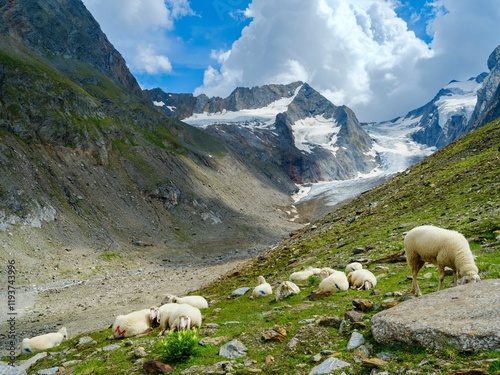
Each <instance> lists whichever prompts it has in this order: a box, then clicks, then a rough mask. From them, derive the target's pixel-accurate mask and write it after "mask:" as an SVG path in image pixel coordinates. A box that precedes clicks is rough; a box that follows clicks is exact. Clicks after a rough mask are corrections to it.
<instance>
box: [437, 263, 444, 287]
mask: <svg viewBox="0 0 500 375" xmlns="http://www.w3.org/2000/svg"><path fill="white" fill-rule="evenodd" d="M443 280H444V266H442V265H439V284H438V290H441V289H443Z"/></svg>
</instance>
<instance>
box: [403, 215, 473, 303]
mask: <svg viewBox="0 0 500 375" xmlns="http://www.w3.org/2000/svg"><path fill="white" fill-rule="evenodd" d="M404 245H405V252H406V259H407V262H408V265H409V266H410V268H411V271H412V283H411V292H412V293H413V294H415V295H416V296H421V295H422V293H421V291H420V287H419V286H418V282H417V275H418V272H419V271H420V269H421V268H422V266H423V265H424V263H425V262H430V263H433V264H437V266H438V268H439V284H438V290H441V289H442V285H443V280H444V268H445V267H449V268H451V269H452V270H453V281H454V285H457V282H458V275H460V277H461V278H462V284H465V283H468V282H473V281H475V282H478V281H480V278H479V275H478V269H477V267H476V265H475V263H474V257H473V255H472V252H471V250H470V247H469V243H468V242H467V240H466V239H465V237H464V236H463V235H462V234H460V233H458V232H455V231H452V230H447V229H443V228H438V227H435V226H432V225H422V226H419V227H416V228H413V229H412V230H410V231H409V232H408V233H407V234H406V236H405V239H404Z"/></svg>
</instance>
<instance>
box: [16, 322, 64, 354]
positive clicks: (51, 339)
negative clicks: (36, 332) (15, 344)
mask: <svg viewBox="0 0 500 375" xmlns="http://www.w3.org/2000/svg"><path fill="white" fill-rule="evenodd" d="M67 338H68V332H67V331H66V327H62V328H61V329H60V330H59V331H57V332H51V333H46V334H45V335H40V336H35V337H32V338H31V339H28V338H26V339H23V341H22V342H21V351H22V352H23V353H33V352H36V351H39V350H46V349H50V348H53V347H55V346H58V345H59V344H60V343H61V342H63V340H66V339H67Z"/></svg>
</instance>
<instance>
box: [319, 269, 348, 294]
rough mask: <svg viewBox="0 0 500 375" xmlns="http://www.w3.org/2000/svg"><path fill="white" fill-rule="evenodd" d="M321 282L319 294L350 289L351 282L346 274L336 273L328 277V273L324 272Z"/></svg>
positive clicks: (320, 276)
mask: <svg viewBox="0 0 500 375" xmlns="http://www.w3.org/2000/svg"><path fill="white" fill-rule="evenodd" d="M319 278H320V280H321V282H320V283H319V287H318V288H319V289H318V290H319V292H321V293H326V292H341V291H346V290H348V289H349V282H348V281H347V276H346V275H345V273H343V272H340V271H335V272H334V273H333V274H331V275H328V272H326V271H322V272H321V273H320V275H319Z"/></svg>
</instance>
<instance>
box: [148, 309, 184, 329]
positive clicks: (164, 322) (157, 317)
mask: <svg viewBox="0 0 500 375" xmlns="http://www.w3.org/2000/svg"><path fill="white" fill-rule="evenodd" d="M179 306H181V305H180V304H178V303H166V304H164V305H161V306H160V307H156V306H153V307H151V308H150V321H151V323H152V325H156V324H159V325H160V334H159V335H158V336H161V335H163V333H164V332H165V331H167V330H168V329H169V320H170V316H171V315H172V313H173V312H174V311H175V310H176V309H178V308H179ZM189 306H190V305H189Z"/></svg>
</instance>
